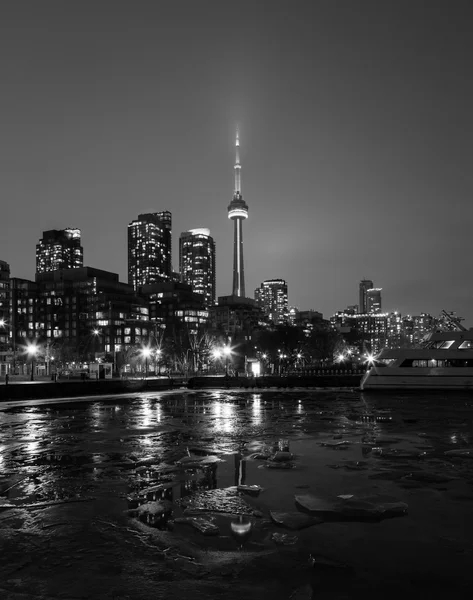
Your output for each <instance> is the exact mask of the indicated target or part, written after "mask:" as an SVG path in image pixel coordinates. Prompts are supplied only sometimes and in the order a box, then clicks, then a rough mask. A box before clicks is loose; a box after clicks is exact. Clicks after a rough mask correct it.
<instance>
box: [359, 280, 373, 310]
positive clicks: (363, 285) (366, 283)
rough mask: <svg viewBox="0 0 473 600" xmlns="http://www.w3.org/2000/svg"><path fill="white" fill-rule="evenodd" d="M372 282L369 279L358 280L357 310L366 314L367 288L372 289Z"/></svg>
mask: <svg viewBox="0 0 473 600" xmlns="http://www.w3.org/2000/svg"><path fill="white" fill-rule="evenodd" d="M372 287H373V282H372V281H371V280H370V279H362V280H361V281H360V305H359V308H358V310H359V312H360V314H362V315H366V313H367V312H368V290H370V289H372Z"/></svg>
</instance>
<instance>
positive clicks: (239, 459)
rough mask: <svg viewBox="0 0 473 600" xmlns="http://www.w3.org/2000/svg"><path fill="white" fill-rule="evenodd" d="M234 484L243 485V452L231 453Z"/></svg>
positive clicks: (244, 471)
mask: <svg viewBox="0 0 473 600" xmlns="http://www.w3.org/2000/svg"><path fill="white" fill-rule="evenodd" d="M233 457H234V458H233V460H234V474H235V485H245V480H246V460H243V454H241V452H237V453H236V454H234V455H233Z"/></svg>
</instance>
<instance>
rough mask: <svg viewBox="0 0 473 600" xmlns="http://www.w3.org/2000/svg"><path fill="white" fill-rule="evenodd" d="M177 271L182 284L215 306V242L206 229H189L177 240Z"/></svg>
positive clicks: (206, 302) (205, 302)
mask: <svg viewBox="0 0 473 600" xmlns="http://www.w3.org/2000/svg"><path fill="white" fill-rule="evenodd" d="M179 270H180V272H181V279H182V281H183V282H184V283H188V284H190V285H191V286H192V289H193V291H194V292H195V293H196V294H201V295H202V296H203V297H204V305H205V306H213V305H214V304H215V242H214V240H213V238H212V237H211V235H210V231H209V230H208V229H189V231H184V232H183V233H181V237H180V238H179Z"/></svg>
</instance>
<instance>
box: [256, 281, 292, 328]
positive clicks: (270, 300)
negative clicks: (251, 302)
mask: <svg viewBox="0 0 473 600" xmlns="http://www.w3.org/2000/svg"><path fill="white" fill-rule="evenodd" d="M255 300H256V304H257V305H258V306H259V307H260V308H261V309H262V311H263V312H264V314H265V315H266V316H267V317H268V319H269V320H270V321H272V322H273V323H274V324H275V325H282V324H284V323H287V322H288V320H289V308H288V304H287V283H286V282H285V281H284V279H268V280H266V281H263V283H262V284H261V286H260V287H259V288H257V289H256V290H255Z"/></svg>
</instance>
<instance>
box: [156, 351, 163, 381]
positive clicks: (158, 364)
mask: <svg viewBox="0 0 473 600" xmlns="http://www.w3.org/2000/svg"><path fill="white" fill-rule="evenodd" d="M161 354H162V350H161V348H156V363H157V366H158V376H160V375H161Z"/></svg>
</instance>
